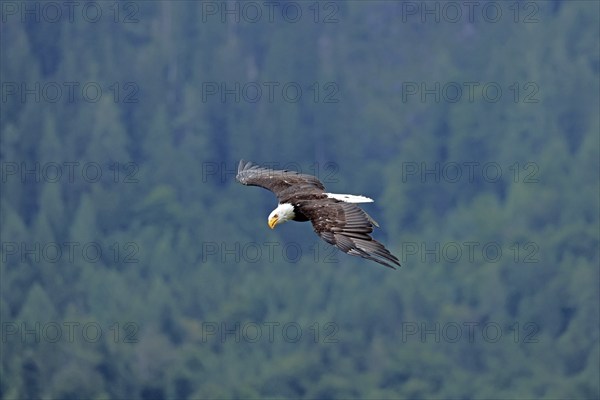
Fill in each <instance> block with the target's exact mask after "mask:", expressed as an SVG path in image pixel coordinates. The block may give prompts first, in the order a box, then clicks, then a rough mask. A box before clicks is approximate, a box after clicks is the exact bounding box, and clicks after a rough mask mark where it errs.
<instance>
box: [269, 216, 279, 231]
mask: <svg viewBox="0 0 600 400" xmlns="http://www.w3.org/2000/svg"><path fill="white" fill-rule="evenodd" d="M278 222H279V217H271V218H269V222H268V224H269V228H271V229H273V228H275V225H277V223H278Z"/></svg>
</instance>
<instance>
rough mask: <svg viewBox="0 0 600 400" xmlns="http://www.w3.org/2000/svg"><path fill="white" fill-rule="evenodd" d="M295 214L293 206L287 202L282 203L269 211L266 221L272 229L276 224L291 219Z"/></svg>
mask: <svg viewBox="0 0 600 400" xmlns="http://www.w3.org/2000/svg"><path fill="white" fill-rule="evenodd" d="M295 216H296V214H294V206H293V205H291V204H289V203H283V204H280V205H278V206H277V208H276V209H274V210H273V211H271V214H269V219H268V221H267V223H268V224H269V228H271V229H273V228H275V225H277V224H281V223H283V222H287V221H291V220H293V219H294V217H295Z"/></svg>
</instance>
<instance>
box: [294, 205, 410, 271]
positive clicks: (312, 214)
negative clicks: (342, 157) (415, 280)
mask: <svg viewBox="0 0 600 400" xmlns="http://www.w3.org/2000/svg"><path fill="white" fill-rule="evenodd" d="M297 206H298V207H299V208H300V210H301V211H302V213H303V214H304V215H306V216H307V217H308V218H309V219H310V221H311V222H312V224H313V228H314V230H315V232H316V233H317V234H318V235H319V236H320V237H321V238H322V239H323V240H325V241H326V242H327V243H329V244H332V245H334V246H336V247H338V248H339V249H340V250H342V251H343V252H344V253H346V254H350V255H353V256H359V257H362V258H366V259H368V260H372V261H375V262H378V263H379V264H382V265H385V266H386V267H389V268H392V269H396V268H395V267H394V265H392V264H395V265H397V266H400V261H399V260H398V258H397V257H396V256H394V255H393V254H392V253H390V252H389V250H388V249H386V248H385V247H384V246H383V245H382V244H381V243H379V242H378V241H376V240H374V239H373V238H372V237H371V236H370V233H371V232H373V224H372V222H373V220H372V219H371V218H370V217H369V215H368V214H367V213H366V212H364V211H363V210H362V209H361V208H359V207H358V206H357V205H356V204H352V203H344V202H341V201H338V200H334V199H328V200H315V201H304V202H299V203H298V204H297Z"/></svg>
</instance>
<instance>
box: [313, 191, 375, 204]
mask: <svg viewBox="0 0 600 400" xmlns="http://www.w3.org/2000/svg"><path fill="white" fill-rule="evenodd" d="M325 194H326V195H327V197H329V198H330V199H336V200H341V201H345V202H346V203H372V202H373V199H370V198H368V197H365V196H357V195H354V194H336V193H325Z"/></svg>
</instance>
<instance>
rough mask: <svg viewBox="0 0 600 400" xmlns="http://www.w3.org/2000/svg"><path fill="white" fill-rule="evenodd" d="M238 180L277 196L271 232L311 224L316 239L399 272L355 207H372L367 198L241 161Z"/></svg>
mask: <svg viewBox="0 0 600 400" xmlns="http://www.w3.org/2000/svg"><path fill="white" fill-rule="evenodd" d="M236 179H237V181H238V182H240V183H242V184H244V185H248V186H260V187H262V188H265V189H268V190H270V191H271V192H273V193H274V194H275V196H277V200H279V205H278V206H277V208H275V209H274V210H273V211H272V212H271V214H269V219H268V224H269V227H270V228H271V229H273V228H275V226H276V225H277V224H281V223H283V222H286V221H290V220H292V221H300V222H303V221H310V222H311V223H312V226H313V229H314V231H315V232H316V234H317V235H319V236H320V237H321V239H323V240H324V241H326V242H327V243H329V244H332V245H334V246H336V247H337V248H339V249H340V250H342V251H343V252H345V253H346V254H350V255H352V256H359V257H363V258H366V259H368V260H372V261H375V262H378V263H379V264H382V265H385V266H386V267H389V268H392V269H396V268H395V267H394V265H392V264H395V265H397V266H400V262H399V260H398V258H396V256H394V255H393V254H392V253H390V252H389V251H388V250H387V249H386V248H385V247H384V246H383V245H382V244H381V243H379V242H377V241H376V240H374V239H373V238H372V237H371V236H370V235H369V234H370V233H371V232H373V226H377V227H379V225H378V224H377V222H375V221H374V220H373V218H371V217H370V216H369V215H368V214H367V213H366V212H364V211H363V210H362V209H361V208H359V207H358V206H357V205H356V204H354V203H369V202H372V201H373V200H372V199H370V198H368V197H365V196H356V195H350V194H335V193H327V192H325V186H323V184H322V183H321V182H320V181H319V180H318V179H317V178H316V177H314V176H312V175H305V174H300V173H298V172H295V171H288V170H273V169H268V168H262V167H260V166H258V165H255V164H252V163H251V162H246V161H244V160H241V161H240V164H239V166H238V171H237V176H236Z"/></svg>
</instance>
